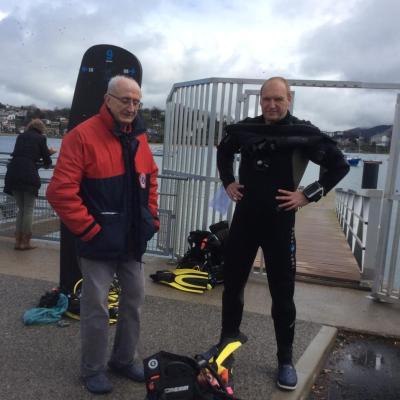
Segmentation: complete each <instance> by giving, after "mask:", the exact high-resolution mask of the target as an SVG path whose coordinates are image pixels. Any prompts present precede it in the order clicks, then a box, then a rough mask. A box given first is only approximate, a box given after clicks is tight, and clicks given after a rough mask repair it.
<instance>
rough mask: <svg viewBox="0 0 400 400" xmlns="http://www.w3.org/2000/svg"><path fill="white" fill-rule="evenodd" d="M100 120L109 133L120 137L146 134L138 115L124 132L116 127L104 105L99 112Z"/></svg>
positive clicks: (113, 119) (115, 122) (141, 119)
mask: <svg viewBox="0 0 400 400" xmlns="http://www.w3.org/2000/svg"><path fill="white" fill-rule="evenodd" d="M99 115H100V118H101V119H102V121H103V123H104V124H105V125H106V127H107V129H108V130H110V131H111V132H114V133H115V134H117V136H120V135H121V134H123V133H128V134H130V135H133V136H137V135H139V134H141V133H144V132H146V127H145V124H144V121H143V118H142V117H141V116H140V115H139V114H138V115H137V116H136V118H135V119H134V120H133V122H132V123H131V124H130V125H129V126H128V128H127V130H126V131H122V130H121V128H120V126H119V125H118V123H117V121H115V118H114V117H113V115H112V114H111V112H110V110H109V109H108V107H107V106H106V104H105V103H103V105H102V106H101V108H100V111H99Z"/></svg>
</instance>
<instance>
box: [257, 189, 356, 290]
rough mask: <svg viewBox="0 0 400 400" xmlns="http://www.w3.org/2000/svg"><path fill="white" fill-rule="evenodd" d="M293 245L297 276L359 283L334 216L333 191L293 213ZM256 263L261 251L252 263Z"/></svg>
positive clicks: (259, 260)
mask: <svg viewBox="0 0 400 400" xmlns="http://www.w3.org/2000/svg"><path fill="white" fill-rule="evenodd" d="M296 245H297V277H298V279H309V280H316V281H319V282H321V281H325V282H329V283H332V284H335V283H336V284H343V285H358V284H359V283H360V269H359V267H358V264H357V262H356V259H355V258H354V256H353V254H352V252H351V250H350V246H349V244H348V243H347V241H346V238H345V236H344V233H343V231H342V229H341V227H340V225H339V221H338V219H337V217H336V213H335V193H334V192H331V193H329V194H328V196H326V197H324V198H323V199H321V200H320V201H319V202H318V203H315V204H310V205H308V206H306V207H304V208H302V209H301V210H300V211H299V212H298V213H297V215H296ZM260 263H261V252H259V254H258V255H257V258H256V261H255V266H256V267H260Z"/></svg>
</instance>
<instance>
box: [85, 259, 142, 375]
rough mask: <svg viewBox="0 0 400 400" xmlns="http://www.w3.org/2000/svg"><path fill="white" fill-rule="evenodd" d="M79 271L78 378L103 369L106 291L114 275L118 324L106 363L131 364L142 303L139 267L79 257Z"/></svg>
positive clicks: (107, 314)
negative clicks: (117, 290)
mask: <svg viewBox="0 0 400 400" xmlns="http://www.w3.org/2000/svg"><path fill="white" fill-rule="evenodd" d="M79 264H80V268H81V272H82V277H83V282H82V297H81V302H80V319H81V345H82V349H81V350H82V356H81V357H82V358H81V375H82V376H83V377H86V376H91V375H95V374H97V373H99V372H103V371H104V370H105V369H106V363H107V354H108V331H109V312H108V292H109V288H110V285H111V282H112V280H113V278H114V274H116V275H117V277H118V280H119V284H120V285H121V294H120V296H119V307H118V309H119V312H118V322H117V327H116V332H115V338H114V346H113V350H112V353H111V357H110V360H111V361H112V362H113V363H115V364H116V365H117V366H119V367H122V366H124V365H127V364H130V363H132V362H133V361H134V359H135V356H136V350H137V349H136V348H137V344H138V341H139V333H140V310H141V306H142V304H143V301H144V274H143V264H141V263H139V262H137V261H134V260H130V261H125V262H124V261H97V260H89V259H87V258H80V259H79Z"/></svg>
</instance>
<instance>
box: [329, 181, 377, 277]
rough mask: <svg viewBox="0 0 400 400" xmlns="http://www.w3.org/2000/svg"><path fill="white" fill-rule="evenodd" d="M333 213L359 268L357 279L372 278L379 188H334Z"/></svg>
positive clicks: (373, 274)
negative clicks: (334, 202)
mask: <svg viewBox="0 0 400 400" xmlns="http://www.w3.org/2000/svg"><path fill="white" fill-rule="evenodd" d="M335 191H336V215H337V217H338V219H339V223H340V226H341V227H342V229H343V232H344V234H345V237H346V240H347V242H348V243H349V246H350V248H351V251H352V252H353V254H354V257H355V259H356V260H357V263H358V266H359V267H360V272H361V280H362V281H364V282H370V283H372V281H373V280H374V278H375V259H376V252H377V242H378V225H379V216H380V208H381V200H382V190H377V189H361V190H360V191H358V192H355V191H353V190H342V189H336V190H335Z"/></svg>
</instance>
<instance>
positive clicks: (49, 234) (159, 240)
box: [0, 175, 176, 257]
mask: <svg viewBox="0 0 400 400" xmlns="http://www.w3.org/2000/svg"><path fill="white" fill-rule="evenodd" d="M163 178H166V179H173V178H168V177H162V176H160V177H159V180H162V179H163ZM49 181H50V180H49V179H44V178H42V186H41V188H40V190H39V195H38V197H37V199H36V202H35V208H34V212H33V224H32V237H33V238H35V239H42V240H50V241H59V240H60V219H59V218H58V216H57V214H56V213H55V212H54V210H53V209H52V208H51V206H50V204H49V203H48V201H47V199H46V196H45V194H46V190H47V186H48V184H49ZM3 188H4V175H0V236H8V237H12V236H14V231H15V222H16V217H17V213H18V207H17V205H16V203H15V200H14V198H13V197H12V196H9V195H7V194H5V193H3ZM163 195H164V196H167V197H170V198H171V197H172V198H174V197H176V193H172V192H171V193H165V194H163ZM159 218H160V230H159V232H158V233H157V234H156V235H155V236H154V237H153V238H152V239H151V240H150V241H149V242H148V245H147V253H148V254H157V255H163V256H171V257H172V256H173V254H174V252H173V243H174V235H173V232H175V229H174V223H175V212H174V209H173V208H172V209H171V208H170V209H169V210H163V209H160V210H159Z"/></svg>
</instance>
